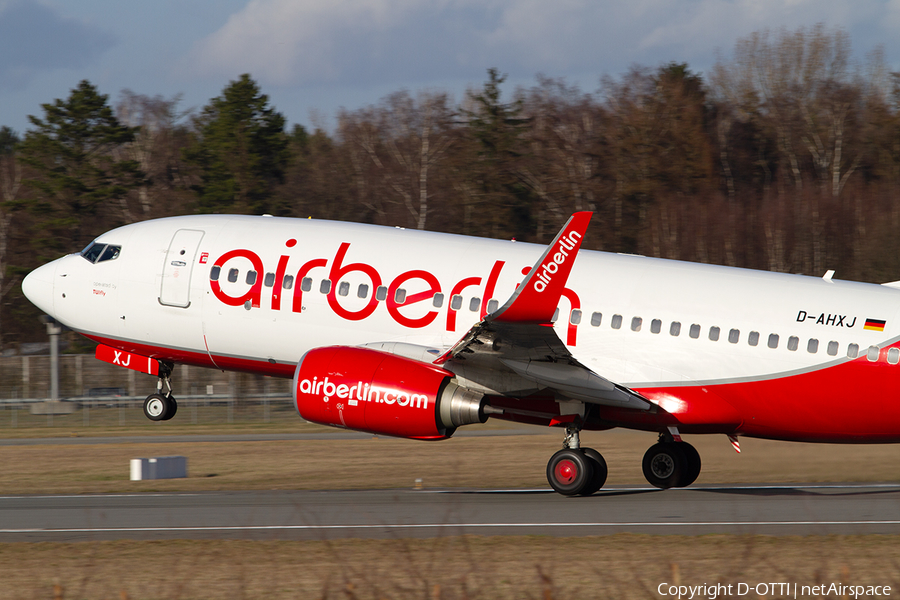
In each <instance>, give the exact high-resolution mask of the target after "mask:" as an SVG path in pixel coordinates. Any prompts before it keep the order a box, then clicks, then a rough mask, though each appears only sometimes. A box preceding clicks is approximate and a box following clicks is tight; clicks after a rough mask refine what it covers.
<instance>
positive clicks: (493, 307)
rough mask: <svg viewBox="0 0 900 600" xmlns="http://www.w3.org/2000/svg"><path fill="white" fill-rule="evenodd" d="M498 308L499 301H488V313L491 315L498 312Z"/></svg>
mask: <svg viewBox="0 0 900 600" xmlns="http://www.w3.org/2000/svg"><path fill="white" fill-rule="evenodd" d="M498 308H500V302H498V301H497V300H493V299H492V300H488V307H487V311H488V312H489V313H492V312H497V309H498Z"/></svg>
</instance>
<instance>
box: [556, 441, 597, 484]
mask: <svg viewBox="0 0 900 600" xmlns="http://www.w3.org/2000/svg"><path fill="white" fill-rule="evenodd" d="M593 467H594V465H593V461H592V460H591V459H589V458H587V457H586V456H585V455H584V453H583V452H582V451H581V450H571V449H569V448H564V449H562V450H560V451H559V452H557V453H556V454H554V455H553V456H551V457H550V462H548V463H547V481H548V482H550V487H552V488H553V489H554V490H555V491H556V492H558V493H560V494H562V495H563V496H577V495H579V494H581V493H582V491H583V490H585V489H587V488H588V486H590V484H591V483H592V482H593V477H594V468H593Z"/></svg>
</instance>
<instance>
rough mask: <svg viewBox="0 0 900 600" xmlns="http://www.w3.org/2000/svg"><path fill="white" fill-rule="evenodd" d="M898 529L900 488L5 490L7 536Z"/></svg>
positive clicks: (3, 529)
mask: <svg viewBox="0 0 900 600" xmlns="http://www.w3.org/2000/svg"><path fill="white" fill-rule="evenodd" d="M620 532H633V533H644V534H655V535H669V534H679V535H702V534H710V533H732V534H767V535H824V534H898V533H900V485H898V484H830V485H756V486H711V487H697V488H686V489H673V490H657V489H655V488H649V487H613V488H604V489H603V490H601V491H600V492H599V493H598V494H596V495H594V496H591V497H589V498H566V497H563V496H559V495H557V494H555V493H553V492H551V491H550V490H549V489H548V490H369V491H312V492H311V491H252V492H208V493H197V494H188V493H171V494H169V493H160V494H123V495H91V496H5V497H0V542H19V541H28V542H38V541H55V542H71V541H89V540H117V539H136V540H158V539H255V540H276V539H277V540H328V539H337V538H351V537H359V538H399V537H435V536H449V535H458V534H476V535H550V536H588V535H605V534H612V533H620Z"/></svg>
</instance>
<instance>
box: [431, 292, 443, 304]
mask: <svg viewBox="0 0 900 600" xmlns="http://www.w3.org/2000/svg"><path fill="white" fill-rule="evenodd" d="M431 305H432V306H434V307H435V308H440V307H441V306H443V305H444V295H443V294H442V293H440V292H438V293H437V294H435V295H434V299H433V300H432V301H431Z"/></svg>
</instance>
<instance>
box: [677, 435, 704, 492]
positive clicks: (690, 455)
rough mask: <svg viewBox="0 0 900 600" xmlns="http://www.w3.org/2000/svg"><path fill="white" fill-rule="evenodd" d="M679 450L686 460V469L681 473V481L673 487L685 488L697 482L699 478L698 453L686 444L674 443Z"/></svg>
mask: <svg viewBox="0 0 900 600" xmlns="http://www.w3.org/2000/svg"><path fill="white" fill-rule="evenodd" d="M675 444H677V445H678V447H679V448H681V451H682V453H684V457H685V458H686V459H687V469H685V471H684V473H682V476H681V480H680V481H679V482H678V484H677V485H676V486H675V487H687V486H689V485H691V484H692V483H694V482H695V481H697V477H699V476H700V466H701V465H700V453H699V452H697V449H696V448H694V447H693V446H691V445H690V444H688V443H687V442H675Z"/></svg>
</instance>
